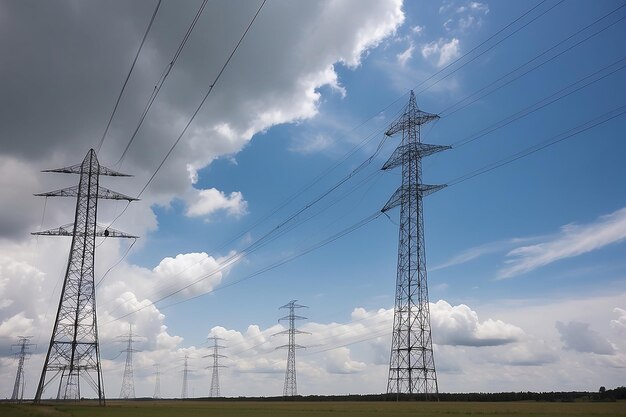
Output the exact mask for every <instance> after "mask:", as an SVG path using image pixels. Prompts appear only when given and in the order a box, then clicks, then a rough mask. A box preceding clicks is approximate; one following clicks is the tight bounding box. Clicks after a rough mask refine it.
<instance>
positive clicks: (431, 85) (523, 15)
mask: <svg viewBox="0 0 626 417" xmlns="http://www.w3.org/2000/svg"><path fill="white" fill-rule="evenodd" d="M564 1H565V0H560V1H559V2H558V3H555V4H554V5H552V6H551V7H549V8H548V9H546V10H544V11H542V12H541V13H539V14H538V15H537V16H534V17H533V18H532V19H530V20H529V21H528V22H526V23H524V24H523V25H522V26H520V27H519V28H517V29H515V30H514V31H513V32H511V33H509V34H507V35H506V36H505V37H503V38H502V39H500V40H498V41H497V42H496V43H494V44H493V45H491V46H489V47H488V48H486V49H485V50H483V51H481V52H480V53H478V54H477V55H475V56H473V57H472V58H471V59H469V60H468V61H466V62H464V63H462V64H461V65H459V66H458V67H456V68H454V69H453V70H452V71H450V72H448V73H447V74H445V75H444V76H443V77H441V78H439V79H438V80H437V81H435V82H434V83H431V84H429V85H427V86H425V87H424V88H422V89H421V90H419V91H418V92H416V93H415V94H416V95H419V94H421V93H423V92H424V91H426V90H428V89H430V88H432V87H434V86H435V85H437V84H439V83H440V82H441V81H443V80H444V79H446V78H448V77H449V76H451V75H452V74H454V73H455V72H457V71H458V70H460V69H461V68H463V67H465V66H466V65H467V64H469V63H471V62H473V61H475V60H476V59H478V58H480V57H481V56H482V55H484V54H485V53H487V52H489V51H490V50H492V49H493V48H495V47H496V46H498V45H500V44H501V43H502V42H504V41H505V40H507V39H508V38H510V37H511V36H513V35H514V34H516V33H517V32H519V31H520V30H522V29H524V28H526V27H527V26H528V25H530V24H531V23H533V22H534V21H536V20H537V19H539V18H540V17H542V16H544V15H545V14H547V13H548V12H550V11H551V10H552V9H554V8H555V7H557V6H559V5H560V4H561V3H563V2H564ZM544 2H545V0H544V1H542V2H541V3H539V4H538V5H536V6H535V7H533V8H531V9H530V10H528V11H527V12H526V13H524V14H522V15H521V16H520V17H519V18H517V19H515V20H514V21H513V22H511V23H509V24H508V25H506V26H505V27H504V28H502V29H501V30H499V31H498V32H496V33H495V34H494V35H492V36H490V37H489V38H488V39H487V40H485V41H484V42H482V43H480V44H478V45H477V46H475V47H474V48H472V49H471V50H470V51H468V52H467V53H465V54H463V55H461V56H460V57H459V58H457V59H455V60H454V61H452V62H451V63H450V64H448V65H446V66H445V67H443V68H442V69H440V70H439V71H437V72H435V73H434V74H433V75H431V76H430V77H428V78H426V79H425V80H423V81H422V82H420V83H419V84H418V85H417V86H415V87H414V88H413V89H414V90H415V89H417V87H420V86H421V85H423V84H425V83H426V82H427V81H429V80H431V79H432V78H434V77H435V76H437V75H438V74H440V73H441V72H443V71H444V70H445V69H447V68H450V67H451V66H452V65H454V64H456V63H457V62H459V61H461V60H462V59H463V58H465V57H467V56H468V55H469V54H471V53H473V52H474V51H476V50H477V49H478V48H480V47H481V46H483V45H485V44H486V43H487V42H489V41H490V40H491V39H493V38H494V37H495V36H496V35H498V34H500V33H501V32H503V31H504V30H505V29H508V28H509V27H511V26H512V25H513V24H514V23H516V22H517V21H519V20H520V19H521V18H523V17H525V16H526V15H527V14H529V13H530V12H531V11H533V10H534V9H536V8H537V7H538V6H540V5H541V4H543V3H544Z"/></svg>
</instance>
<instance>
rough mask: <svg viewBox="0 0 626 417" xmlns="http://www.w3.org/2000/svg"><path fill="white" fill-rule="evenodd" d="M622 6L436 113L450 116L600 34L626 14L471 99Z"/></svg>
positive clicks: (617, 9)
mask: <svg viewBox="0 0 626 417" xmlns="http://www.w3.org/2000/svg"><path fill="white" fill-rule="evenodd" d="M623 7H626V5H622V6H620V7H618V8H616V9H614V10H612V11H611V12H609V13H607V14H605V15H604V16H602V17H600V18H598V19H597V20H595V21H594V22H593V23H590V24H589V25H587V26H585V27H584V28H582V29H579V30H577V31H576V32H574V33H573V34H571V35H570V36H568V37H567V38H565V39H563V40H562V41H560V42H558V43H556V44H555V45H553V46H551V47H550V48H548V49H546V50H545V51H543V52H542V53H540V54H539V55H536V56H535V57H533V58H532V59H530V60H528V61H526V62H525V63H524V64H522V65H520V66H518V67H516V68H515V69H513V70H511V71H509V72H508V73H506V74H505V75H503V76H501V77H500V78H498V79H497V80H495V81H493V82H491V83H489V84H487V85H486V86H484V87H482V88H480V89H479V90H477V91H475V92H473V93H472V94H469V95H468V96H466V97H465V98H463V99H461V100H459V101H457V102H456V103H454V104H452V105H450V106H448V107H446V108H445V109H443V110H442V111H440V112H439V113H438V114H439V116H441V117H450V116H451V115H453V114H454V113H456V112H458V111H460V110H463V109H464V108H466V107H468V106H469V105H471V104H473V103H475V102H476V101H478V100H480V99H482V98H484V97H486V96H488V95H490V94H492V93H493V92H495V91H497V90H499V89H501V88H503V87H505V86H507V85H509V84H511V83H512V82H513V81H516V80H518V79H519V78H521V77H523V76H525V75H527V74H529V73H530V72H532V71H534V70H536V69H538V68H540V67H542V66H543V65H545V64H547V63H548V62H551V61H553V60H554V59H556V58H558V57H559V56H561V55H563V54H564V53H566V52H569V51H570V50H572V49H574V48H575V47H577V46H579V45H581V44H582V43H584V42H585V41H587V40H589V39H591V38H593V37H594V36H596V35H598V34H600V33H601V32H604V31H605V30H607V29H609V28H610V27H612V26H613V25H615V24H617V23H619V22H621V21H622V20H624V19H625V18H626V16H625V17H622V18H621V19H619V20H617V21H614V22H612V23H610V24H609V25H607V26H605V27H604V28H602V29H599V30H598V31H596V32H594V33H592V34H591V35H589V36H587V37H585V38H584V39H582V40H580V41H579V42H577V43H575V44H573V45H571V46H569V47H568V48H566V49H564V50H563V51H561V52H559V53H557V54H555V55H553V56H551V57H550V58H548V59H546V60H544V61H543V62H540V63H539V64H537V65H535V66H534V67H532V68H530V69H528V70H527V71H525V72H523V73H521V74H519V75H517V76H515V77H513V78H511V79H509V80H508V81H506V82H505V83H504V84H501V85H499V86H498V87H496V88H494V89H492V90H490V91H487V92H486V93H485V94H482V95H479V96H478V97H475V98H474V99H472V97H474V96H476V95H478V94H480V93H482V92H483V91H485V90H487V89H488V88H489V87H492V86H494V85H496V84H497V83H499V82H500V81H503V80H504V79H506V78H507V77H509V76H510V75H513V74H514V73H515V72H517V71H518V70H520V69H522V68H524V67H526V66H527V65H528V64H530V63H531V62H533V61H535V60H537V59H539V58H541V57H542V56H544V55H546V54H547V53H548V52H550V51H552V50H554V49H556V48H557V47H559V46H561V45H563V44H564V43H566V42H567V41H569V40H570V39H572V38H573V37H575V36H576V35H578V34H580V33H582V32H584V31H585V30H587V29H589V28H590V27H592V26H594V25H596V24H597V23H599V22H601V21H602V20H604V19H606V18H608V17H609V16H611V15H612V14H614V13H616V12H617V11H619V10H620V9H622V8H623ZM470 99H472V100H471V101H469V102H467V103H465V104H464V105H463V106H461V107H458V108H456V109H455V110H454V111H451V112H449V113H448V111H449V110H451V109H453V108H455V107H456V106H458V105H459V104H461V103H463V102H465V101H467V100H470Z"/></svg>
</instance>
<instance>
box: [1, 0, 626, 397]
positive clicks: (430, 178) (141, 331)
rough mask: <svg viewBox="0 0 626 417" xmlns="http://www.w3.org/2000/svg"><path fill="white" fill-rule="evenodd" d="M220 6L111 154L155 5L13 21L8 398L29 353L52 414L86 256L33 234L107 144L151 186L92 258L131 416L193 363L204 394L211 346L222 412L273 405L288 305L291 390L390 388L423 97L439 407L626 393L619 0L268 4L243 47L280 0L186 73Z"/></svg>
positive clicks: (215, 37)
mask: <svg viewBox="0 0 626 417" xmlns="http://www.w3.org/2000/svg"><path fill="white" fill-rule="evenodd" d="M201 4H202V2H201V1H197V0H196V1H188V2H184V3H180V2H173V1H171V0H164V1H163V2H161V3H160V6H159V9H158V11H157V14H156V16H155V19H154V23H153V25H152V27H151V29H150V31H149V32H148V34H147V37H146V40H145V43H144V45H143V47H142V49H141V52H140V53H139V55H138V58H137V61H136V64H135V66H134V69H133V71H132V73H131V75H130V77H129V79H128V83H127V85H126V88H125V90H124V93H123V95H122V96H121V100H120V102H119V105H118V107H117V110H116V111H115V114H114V117H113V118H112V122H111V124H110V128H109V129H108V131H107V133H106V135H105V136H104V139H103V134H104V132H105V129H106V127H107V122H108V121H109V118H110V117H111V113H112V111H113V108H114V106H115V103H116V100H117V98H118V95H119V94H120V91H121V88H122V85H123V84H124V80H125V79H126V76H127V75H128V73H129V70H130V68H131V64H132V63H133V59H134V57H135V54H136V53H137V50H138V48H139V45H140V43H141V39H142V37H143V35H144V33H145V32H146V28H147V27H148V23H149V22H150V18H151V16H152V14H153V13H154V10H155V7H156V5H157V2H156V1H152V0H151V1H147V0H141V1H133V2H126V1H107V2H104V1H91V0H89V1H80V2H76V1H69V0H68V1H66V0H63V1H57V2H54V3H51V2H35V1H17V0H8V1H3V2H0V52H1V53H2V56H3V57H4V58H3V59H2V60H1V63H0V97H1V98H0V141H1V146H0V184H1V185H0V194H1V195H0V201H1V203H0V381H2V383H0V398H4V397H10V395H11V392H12V389H13V382H14V379H15V373H16V369H17V360H16V359H15V356H14V353H15V351H16V350H15V347H14V346H12V345H14V344H15V343H17V340H18V336H32V338H31V339H30V340H31V343H33V344H34V346H32V348H31V350H30V352H31V353H32V354H31V355H30V356H29V358H28V360H27V362H26V366H25V397H27V398H32V397H33V396H34V392H35V388H36V385H37V381H38V379H39V376H40V374H41V369H42V366H43V361H44V356H45V352H46V350H47V348H48V344H49V340H50V335H51V332H52V326H53V322H54V317H55V314H56V308H57V305H58V300H59V297H60V291H61V286H62V278H63V273H64V268H65V262H66V261H67V256H68V251H69V245H70V240H69V239H68V238H63V237H44V236H40V237H36V236H32V235H30V233H31V232H33V231H37V230H45V229H49V228H54V227H58V226H60V225H64V224H68V223H71V222H72V221H73V218H72V217H73V216H72V215H73V213H74V205H75V202H74V201H73V200H72V199H62V198H47V199H46V198H43V197H35V196H33V194H35V193H40V192H45V191H51V190H56V189H59V188H63V187H68V186H72V185H75V184H76V183H77V181H78V177H77V176H75V175H68V174H52V173H42V172H41V171H42V170H44V169H51V168H60V167H63V166H68V165H73V164H76V163H79V162H80V161H82V159H83V158H84V156H85V154H86V153H87V152H88V151H89V149H90V148H95V149H96V148H97V149H98V158H99V161H100V163H101V164H102V165H104V166H107V167H111V168H113V169H117V170H120V171H123V172H126V173H129V174H132V175H133V177H130V178H111V177H102V179H101V185H103V186H105V187H108V188H111V189H114V190H116V191H119V192H122V193H124V194H127V195H130V196H138V195H140V201H137V202H133V203H132V204H130V206H129V207H127V208H126V205H125V204H124V203H121V202H115V201H110V200H101V201H100V204H99V206H98V221H99V223H100V224H102V225H104V226H110V227H113V228H115V229H118V230H122V231H124V232H127V233H130V234H133V235H137V236H140V238H139V239H137V240H136V241H135V242H133V241H132V240H122V239H103V240H98V242H97V245H98V247H97V254H96V278H95V279H96V281H97V282H99V284H98V287H97V290H96V291H97V305H98V322H99V329H98V330H99V337H100V346H101V352H102V366H103V373H104V384H105V392H106V396H107V397H109V398H115V397H117V396H118V395H119V393H120V388H121V384H122V375H123V372H124V363H125V354H124V353H120V352H121V351H122V350H124V349H125V345H124V342H123V336H124V335H125V334H128V329H129V326H131V325H132V329H133V333H135V334H136V335H137V338H136V343H135V345H134V349H136V350H137V351H136V352H135V353H134V357H133V360H134V362H133V363H134V384H135V392H136V395H137V396H138V397H144V396H152V395H153V394H154V389H155V383H156V376H155V369H156V367H155V365H158V367H159V369H160V394H161V396H162V397H180V396H181V394H182V378H183V373H182V372H183V358H184V357H185V355H188V356H189V382H188V387H189V388H188V396H190V397H200V396H207V395H208V392H209V388H210V381H211V369H207V367H210V365H211V359H210V358H206V357H205V356H206V355H208V354H210V353H212V350H211V348H210V344H209V343H208V342H207V338H208V337H212V336H215V337H220V338H222V339H223V340H222V341H221V344H222V345H224V346H225V348H224V349H222V351H221V353H223V354H224V355H226V356H227V358H224V359H223V360H222V364H223V365H225V366H227V367H226V368H222V369H220V382H221V393H222V395H225V396H257V395H262V396H274V395H281V393H282V389H283V381H284V373H285V366H286V351H285V350H281V349H276V348H277V347H279V346H281V345H283V344H285V343H287V341H286V338H285V337H283V336H272V335H273V334H275V333H278V332H280V331H282V330H284V329H285V327H284V326H285V323H284V321H280V322H279V318H281V317H283V316H284V315H285V314H286V311H285V310H284V309H282V310H281V309H279V307H281V306H283V305H285V304H286V303H288V302H289V301H290V300H298V303H299V304H302V305H305V306H307V308H303V309H300V310H299V311H298V313H300V314H301V315H302V316H305V317H307V319H306V320H300V321H299V322H298V326H299V328H300V329H301V330H303V331H305V332H309V333H310V334H302V335H299V336H298V339H297V342H298V344H301V345H303V346H306V347H307V348H306V349H303V350H299V351H298V352H297V359H296V363H297V364H296V367H297V378H298V392H299V393H300V394H303V395H310V394H348V393H381V392H385V390H386V386H387V375H388V366H389V352H390V344H391V327H392V320H393V307H394V306H393V303H394V293H395V276H396V262H397V250H398V221H399V212H398V210H397V209H396V210H392V211H389V212H388V213H387V214H388V216H384V215H378V216H376V213H379V211H380V209H381V208H382V207H383V206H384V205H385V203H386V202H387V200H388V199H389V198H390V196H391V195H392V194H393V192H394V191H395V190H396V188H397V187H398V186H399V185H400V181H401V178H400V176H399V174H400V173H399V171H398V170H390V171H382V170H380V168H381V167H382V165H383V164H384V162H385V161H386V160H387V159H388V158H389V156H390V155H391V153H392V152H393V150H394V149H395V147H396V146H397V145H398V143H399V139H398V138H397V137H395V136H394V137H385V136H384V134H383V133H384V132H385V131H386V128H387V127H388V126H389V124H390V123H391V122H393V121H394V120H395V119H396V118H397V116H398V115H399V114H400V113H401V111H402V109H403V107H404V106H405V105H406V103H407V102H408V97H409V91H410V90H413V91H414V92H415V94H416V97H417V103H418V105H419V107H420V108H421V109H423V110H424V111H427V112H430V113H436V114H439V115H440V116H441V117H440V119H439V120H438V121H436V122H433V123H430V124H429V125H426V126H423V128H422V131H421V139H422V141H424V142H426V143H433V144H438V145H452V149H450V150H448V151H446V152H441V153H439V154H437V155H434V156H431V157H429V158H427V159H425V160H424V161H423V180H424V182H425V183H428V184H447V185H448V187H446V188H444V189H443V190H441V191H439V192H437V193H435V194H432V195H430V196H428V197H427V198H426V199H425V201H424V223H425V244H426V257H427V268H428V280H429V297H430V314H431V327H432V335H433V341H434V356H435V364H436V369H437V376H438V383H439V390H440V392H478V391H481V392H500V391H561V390H591V391H596V390H598V388H599V387H600V386H606V387H607V388H612V387H616V386H621V385H624V384H625V380H624V368H626V257H624V251H625V250H626V182H624V178H626V165H625V164H624V163H623V155H624V154H625V152H626V144H625V143H624V132H626V117H625V116H624V112H625V110H626V109H625V108H624V106H625V105H626V103H624V97H625V96H626V94H625V93H626V77H625V72H624V65H626V56H624V52H623V51H624V48H623V39H624V38H625V37H626V24H625V23H624V18H625V17H626V7H624V4H623V2H621V1H617V0H615V1H613V0H606V1H602V2H591V3H590V2H582V1H578V0H565V1H559V0H545V1H519V2H509V1H503V0H487V1H480V2H478V1H443V2H439V1H438V2H432V1H407V2H403V1H402V0H344V1H341V2H339V1H331V0H316V1H286V0H283V1H280V0H268V1H267V2H266V3H265V4H264V5H263V7H262V8H261V10H260V12H259V14H258V16H257V18H256V19H255V20H254V22H253V24H252V26H251V27H250V30H249V32H248V33H247V34H246V36H245V37H244V38H243V40H242V42H241V44H240V46H239V47H238V48H236V49H235V46H236V45H237V43H238V41H239V40H240V39H241V37H242V35H243V33H244V31H245V30H246V27H247V26H248V25H249V24H250V22H251V20H252V19H253V17H254V15H255V13H256V12H257V10H258V9H259V7H260V6H261V2H260V1H252V0H249V1H241V0H240V1H225V0H217V1H211V2H208V3H207V4H206V6H205V8H204V9H203V10H202V13H201V14H200V16H199V18H198V20H197V24H196V25H195V26H194V28H193V31H192V32H191V34H190V35H189V36H188V41H187V42H186V43H185V44H184V48H183V49H182V50H181V51H180V53H179V54H177V48H178V47H179V45H180V43H181V41H182V39H183V38H184V37H185V33H186V31H187V29H188V28H189V26H190V24H191V22H192V20H193V19H194V16H195V15H196V12H197V11H198V9H199V8H200V7H201ZM233 50H234V51H235V53H234V54H233V55H232V59H230V60H228V59H229V55H230V54H231V53H232V52H233ZM174 57H176V58H175V59H174ZM227 60H228V61H227ZM171 62H174V63H173V64H171V65H168V64H170V63H171ZM226 62H228V65H226V67H224V65H225V63H226ZM222 68H224V70H223V72H221V73H220V71H221V70H222ZM156 86H159V87H158V89H157V90H158V94H157V95H156V98H154V99H153V100H152V104H151V105H150V107H149V111H148V112H147V113H146V114H145V118H144V119H143V122H142V123H141V124H140V119H141V116H142V112H143V111H144V108H146V106H147V104H148V103H150V101H149V100H150V97H151V94H153V92H154V91H155V88H156ZM209 89H210V93H209V95H208V96H207V97H206V100H205V101H204V102H203V104H202V106H200V104H201V102H202V100H203V98H204V97H205V95H206V94H207V92H208V91H209ZM198 106H200V108H199V111H198V112H197V115H196V116H195V117H194V118H193V119H192V115H193V114H194V112H195V111H196V110H197V109H198ZM190 120H191V123H189V122H190ZM187 124H189V127H188V128H187V129H186V130H185V127H186V125H187ZM134 131H136V134H135V135H134V136H133V132H134ZM131 138H132V140H131ZM177 139H179V141H178V142H176V141H177ZM101 142H102V145H101V146H99V144H100V143H101ZM129 143H130V145H129ZM174 144H175V146H174V147H173V150H172V151H171V153H170V154H169V156H168V157H166V155H167V154H168V151H169V150H170V149H172V146H173V145H174ZM126 147H128V150H127V151H126V152H124V149H125V148H126ZM162 161H165V162H164V163H163V165H162V167H161V168H158V167H159V164H160V163H161V162H162ZM155 172H156V175H154V179H153V180H152V181H149V179H150V177H151V176H152V175H153V174H155ZM146 185H147V186H146ZM112 223H113V224H112ZM120 336H122V337H120ZM85 387H86V388H85V389H86V390H87V391H88V388H87V386H85ZM48 391H50V392H48ZM48 391H46V393H45V394H44V398H46V397H47V396H48V395H49V396H53V395H54V393H53V391H55V389H53V388H49V389H48ZM84 394H85V395H86V396H89V395H90V394H89V393H88V392H85V393H84ZM92 395H93V394H92Z"/></svg>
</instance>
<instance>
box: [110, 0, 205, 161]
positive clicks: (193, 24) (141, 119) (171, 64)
mask: <svg viewBox="0 0 626 417" xmlns="http://www.w3.org/2000/svg"><path fill="white" fill-rule="evenodd" d="M207 2H208V0H202V3H201V4H200V7H199V8H198V10H197V11H196V14H195V16H194V18H193V20H192V21H191V24H190V25H189V27H188V28H187V31H186V32H185V35H184V36H183V39H182V40H181V41H180V44H179V45H178V48H177V49H176V52H175V53H174V57H173V58H172V60H171V61H170V62H169V63H168V64H167V66H166V67H165V70H164V71H163V73H162V74H161V77H160V78H159V80H158V82H157V83H156V85H155V86H154V88H153V89H152V94H151V95H150V98H148V102H147V103H146V106H145V107H144V109H143V112H142V113H141V116H140V117H139V122H138V123H137V126H136V127H135V130H134V131H133V133H132V135H131V137H130V139H129V140H128V143H127V144H126V147H125V148H124V151H123V152H122V155H121V156H120V158H119V159H118V160H117V162H116V163H115V164H114V166H116V165H119V164H121V163H122V161H123V160H124V157H125V156H126V154H127V153H128V150H129V149H130V146H131V145H132V143H133V141H134V140H135V137H136V136H137V132H139V129H140V128H141V126H142V125H143V122H144V120H145V119H146V116H147V115H148V112H149V111H150V108H151V107H152V104H153V103H154V100H156V98H157V96H158V95H159V92H160V91H161V87H163V84H164V83H165V80H166V79H167V77H168V76H169V75H170V72H171V71H172V68H174V65H176V61H178V57H180V54H181V53H182V51H183V49H184V48H185V45H186V44H187V41H188V40H189V37H190V36H191V32H193V29H194V28H195V27H196V23H198V19H200V15H201V14H202V12H203V11H204V7H205V6H206V4H207Z"/></svg>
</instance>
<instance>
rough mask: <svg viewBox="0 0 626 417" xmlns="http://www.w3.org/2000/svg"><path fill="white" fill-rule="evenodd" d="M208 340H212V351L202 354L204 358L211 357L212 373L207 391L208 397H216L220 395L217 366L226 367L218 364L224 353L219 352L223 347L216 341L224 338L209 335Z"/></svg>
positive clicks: (224, 356)
mask: <svg viewBox="0 0 626 417" xmlns="http://www.w3.org/2000/svg"><path fill="white" fill-rule="evenodd" d="M208 340H212V341H213V353H211V354H209V355H205V356H203V357H204V358H213V366H212V367H211V368H212V369H213V373H212V374H211V390H210V391H209V397H212V398H217V397H219V396H220V375H219V368H226V366H224V365H220V358H226V355H221V354H220V351H219V350H220V349H222V348H225V347H226V346H222V345H220V344H219V343H218V341H219V340H224V339H222V338H220V337H209V339H208Z"/></svg>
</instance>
